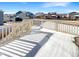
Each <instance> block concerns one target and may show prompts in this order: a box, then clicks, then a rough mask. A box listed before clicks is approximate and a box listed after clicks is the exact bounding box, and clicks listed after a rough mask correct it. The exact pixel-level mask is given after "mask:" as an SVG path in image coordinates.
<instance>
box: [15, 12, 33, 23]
mask: <svg viewBox="0 0 79 59" xmlns="http://www.w3.org/2000/svg"><path fill="white" fill-rule="evenodd" d="M33 18H34V14H33V13H31V12H25V11H18V12H17V13H16V14H15V15H14V19H15V21H22V20H24V19H33Z"/></svg>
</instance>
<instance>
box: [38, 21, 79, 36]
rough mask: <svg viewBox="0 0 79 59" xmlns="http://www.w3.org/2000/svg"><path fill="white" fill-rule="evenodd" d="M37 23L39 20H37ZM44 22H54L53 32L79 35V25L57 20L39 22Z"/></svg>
mask: <svg viewBox="0 0 79 59" xmlns="http://www.w3.org/2000/svg"><path fill="white" fill-rule="evenodd" d="M36 21H37V20H36ZM39 21H40V22H41V23H42V22H48V21H49V22H52V24H53V25H52V28H53V29H52V30H56V31H60V32H65V33H69V34H74V35H79V25H78V23H76V22H75V23H74V22H72V21H58V20H57V21H55V20H39Z"/></svg>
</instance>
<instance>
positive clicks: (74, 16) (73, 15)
mask: <svg viewBox="0 0 79 59" xmlns="http://www.w3.org/2000/svg"><path fill="white" fill-rule="evenodd" d="M69 18H70V19H75V20H77V19H79V13H78V12H71V13H69Z"/></svg>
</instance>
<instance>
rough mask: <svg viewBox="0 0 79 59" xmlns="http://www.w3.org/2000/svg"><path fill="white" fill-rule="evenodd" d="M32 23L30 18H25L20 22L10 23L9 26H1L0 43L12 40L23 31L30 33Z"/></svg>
mask: <svg viewBox="0 0 79 59" xmlns="http://www.w3.org/2000/svg"><path fill="white" fill-rule="evenodd" d="M32 25H33V21H32V20H26V21H22V22H14V23H10V26H3V27H1V31H0V43H2V42H4V41H8V40H14V39H16V38H17V37H20V36H22V35H23V34H24V33H30V31H31V26H32Z"/></svg>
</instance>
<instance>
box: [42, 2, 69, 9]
mask: <svg viewBox="0 0 79 59" xmlns="http://www.w3.org/2000/svg"><path fill="white" fill-rule="evenodd" d="M69 4H70V2H48V3H44V4H43V5H42V7H45V8H47V7H53V6H62V7H66V6H68V5H69Z"/></svg>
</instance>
